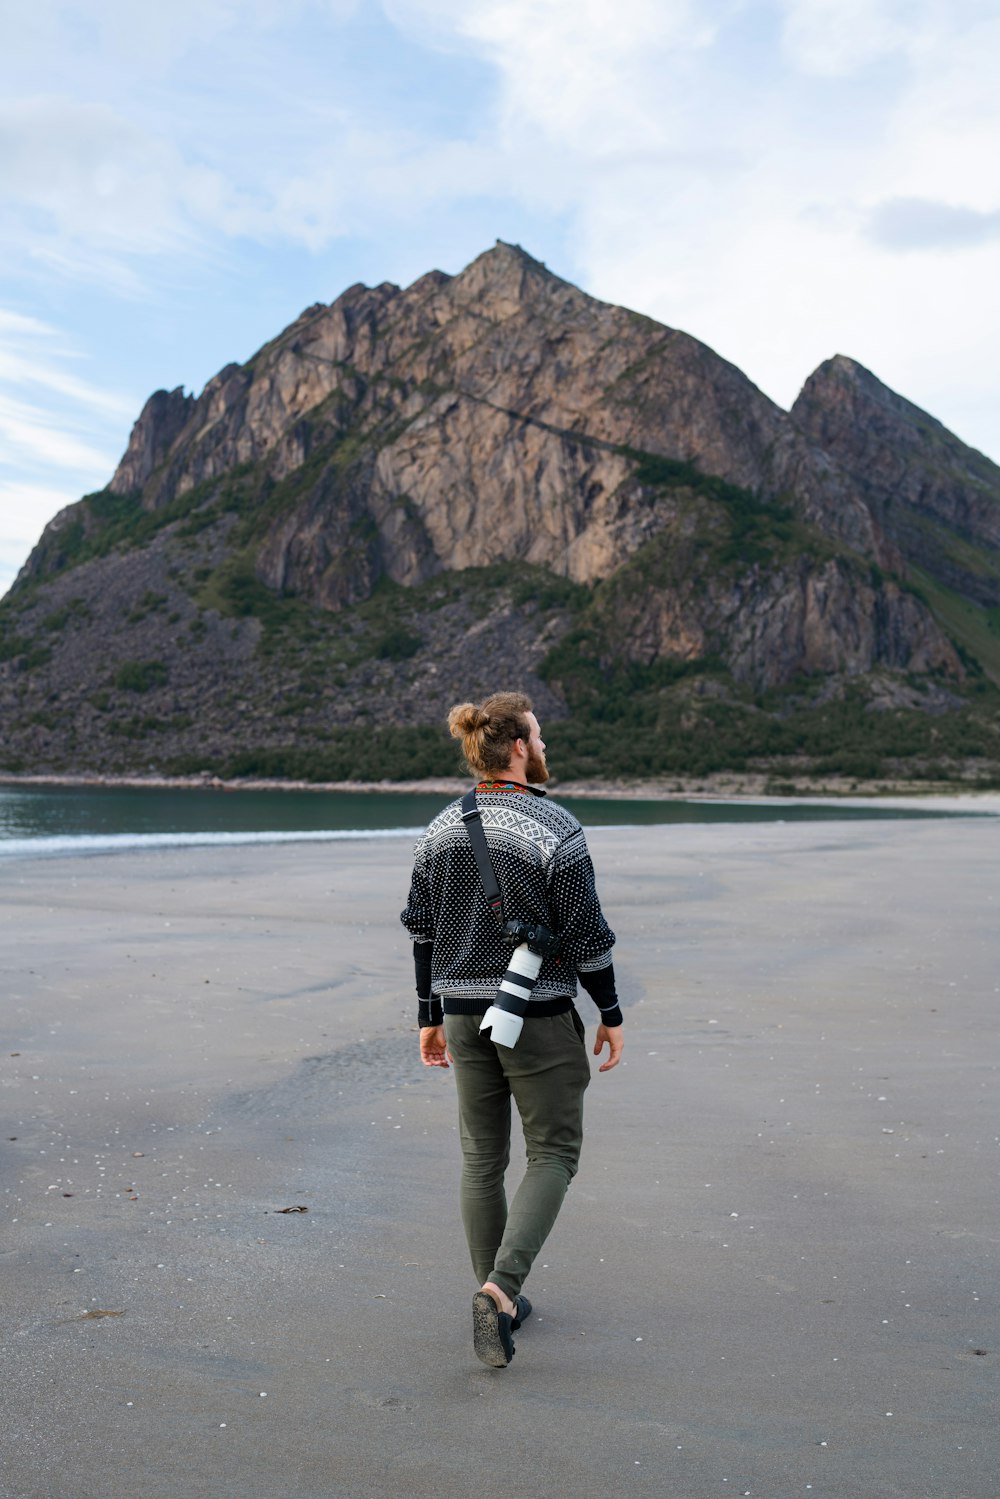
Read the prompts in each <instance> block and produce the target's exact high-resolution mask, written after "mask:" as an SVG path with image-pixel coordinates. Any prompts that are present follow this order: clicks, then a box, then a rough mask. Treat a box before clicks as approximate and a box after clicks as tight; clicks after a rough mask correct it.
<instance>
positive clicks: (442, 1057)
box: [420, 1025, 451, 1067]
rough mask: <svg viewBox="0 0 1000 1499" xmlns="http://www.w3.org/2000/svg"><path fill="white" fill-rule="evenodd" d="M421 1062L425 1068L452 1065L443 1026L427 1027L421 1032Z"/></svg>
mask: <svg viewBox="0 0 1000 1499" xmlns="http://www.w3.org/2000/svg"><path fill="white" fill-rule="evenodd" d="M420 1060H421V1061H422V1062H423V1064H424V1066H425V1067H447V1066H449V1065H450V1063H451V1057H450V1056H449V1055H448V1046H447V1043H446V1042H445V1039H444V1026H443V1025H425V1026H423V1028H422V1029H421V1032H420Z"/></svg>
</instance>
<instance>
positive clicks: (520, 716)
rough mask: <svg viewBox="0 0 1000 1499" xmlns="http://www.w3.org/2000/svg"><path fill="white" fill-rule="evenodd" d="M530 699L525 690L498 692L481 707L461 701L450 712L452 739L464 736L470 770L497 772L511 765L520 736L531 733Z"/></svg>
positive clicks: (480, 772) (486, 772)
mask: <svg viewBox="0 0 1000 1499" xmlns="http://www.w3.org/2000/svg"><path fill="white" fill-rule="evenodd" d="M530 712H531V699H530V697H527V696H526V695H525V694H524V693H523V692H495V693H494V694H493V696H492V697H488V698H487V699H486V701H485V702H484V703H483V704H482V706H481V707H478V708H477V707H476V705H475V703H458V704H456V706H455V707H454V708H452V710H451V712H450V713H449V714H448V728H449V729H450V730H451V735H452V738H453V739H461V741H462V750H463V752H464V754H465V758H466V762H467V763H468V766H469V769H470V770H471V771H472V772H473V774H474V775H496V774H498V773H499V772H500V771H502V770H505V769H506V768H507V766H508V765H509V764H510V756H511V751H512V749H513V748H514V743H515V741H516V740H518V739H523V740H525V742H527V740H528V739H529V738H530V736H531V729H530V726H529V724H528V720H527V716H526V715H527V714H528V713H530Z"/></svg>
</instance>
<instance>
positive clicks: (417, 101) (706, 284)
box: [0, 0, 1000, 593]
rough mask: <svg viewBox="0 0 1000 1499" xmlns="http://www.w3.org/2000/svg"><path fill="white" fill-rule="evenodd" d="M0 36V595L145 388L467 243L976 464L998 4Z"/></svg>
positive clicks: (83, 486) (993, 280)
mask: <svg viewBox="0 0 1000 1499" xmlns="http://www.w3.org/2000/svg"><path fill="white" fill-rule="evenodd" d="M0 39H2V46H0V593H2V592H3V591H4V590H5V589H6V588H7V587H8V586H9V584H10V583H11V582H12V580H13V578H14V576H15V575H16V573H17V571H18V569H19V568H20V566H21V565H22V563H23V562H24V561H25V559H26V557H27V555H28V553H29V551H30V549H31V547H32V546H33V545H34V543H35V542H36V541H37V539H38V537H39V535H40V534H41V531H42V528H43V526H44V525H45V523H46V522H47V521H48V520H49V519H50V518H51V517H52V516H53V515H54V514H55V513H56V512H57V511H58V510H59V509H61V508H62V507H63V506H64V505H66V504H69V503H71V502H72V501H74V500H76V499H79V498H80V496H81V495H83V494H86V493H89V492H92V491H94V490H96V489H100V488H102V487H103V486H104V485H105V484H106V483H107V482H108V480H109V479H110V477H111V475H112V473H113V472H114V469H115V466H116V464H117V462H118V459H119V457H120V456H121V453H122V452H123V451H124V448H125V446H126V443H127V441H128V436H129V432H130V430H131V426H132V423H133V422H134V421H135V419H136V417H137V416H138V414H139V411H140V410H141V407H142V405H143V402H144V401H145V399H146V398H147V396H148V395H149V394H150V393H151V392H152V391H153V390H156V389H160V388H165V389H172V388H174V387H175V386H178V385H183V386H184V387H186V388H187V389H188V390H191V391H194V392H198V391H200V390H201V388H202V387H203V385H204V384H205V382H206V381H207V380H208V379H209V378H210V377H211V376H212V375H213V374H214V373H215V372H216V371H217V370H218V369H220V368H221V367H222V366H223V365H225V364H227V363H230V362H232V361H234V360H235V361H242V360H245V359H247V358H248V357H249V356H250V355H251V354H252V353H253V352H254V351H255V350H256V349H257V348H259V347H260V345H261V344H263V343H265V342H266V341H267V340H268V339H270V338H272V337H273V336H274V335H275V334H276V333H278V332H279V331H280V330H281V329H282V328H284V327H285V326H286V325H287V324H288V323H289V322H291V321H292V319H293V318H295V317H296V316H297V315H298V313H299V312H301V311H302V309H303V308H304V307H307V306H309V305H311V304H312V303H315V302H319V301H323V302H329V301H332V300H333V299H334V298H335V297H336V296H338V295H339V293H340V292H341V291H343V290H344V289H345V288H346V287H347V286H349V285H351V284H352V283H354V282H357V281H363V282H366V283H368V284H369V285H375V284H378V283H379V282H382V281H393V282H396V283H397V284H399V285H402V286H405V285H407V284H408V283H409V282H411V281H413V280H415V279H416V278H417V277H418V276H420V275H422V274H423V273H424V272H425V271H428V270H430V269H432V268H438V269H441V270H444V271H448V272H452V273H454V272H456V271H459V270H460V269H461V268H462V267H463V266H464V265H466V264H468V262H469V261H470V260H472V259H474V258H475V256H476V255H477V254H479V253H480V252H481V251H483V250H485V249H487V248H489V247H490V246H491V245H492V244H493V243H494V242H495V240H497V239H498V238H499V239H504V240H508V241H511V242H514V243H518V244H521V245H523V246H524V248H525V249H526V250H528V251H529V252H530V253H531V254H532V255H534V256H536V257H537V258H538V259H540V260H544V261H545V262H546V264H547V265H548V266H549V268H550V269H551V270H553V271H555V272H556V273H557V274H559V275H561V276H564V277H566V278H567V279H568V280H570V281H573V282H575V283H576V284H577V285H579V286H581V287H583V288H584V289H585V290H586V291H588V292H590V293H592V294H593V295H594V296H597V297H601V298H603V299H604V300H606V301H611V302H619V303H622V304H624V305H625V306H628V307H632V308H635V309H637V310H639V311H641V312H644V313H646V314H648V315H649V316H651V317H654V318H657V319H658V320H660V321H661V322H664V323H667V324H669V325H670V326H671V327H676V328H683V329H685V330H686V331H687V332H689V333H692V334H694V335H695V337H697V338H700V339H702V340H703V341H704V342H705V343H707V344H710V345H711V346H712V347H713V348H714V349H716V350H717V351H718V352H719V353H720V354H722V355H723V356H724V357H726V358H727V359H730V360H732V361H733V362H734V363H735V364H737V365H739V366H740V368H741V369H742V370H743V371H744V372H745V373H746V374H747V375H749V377H750V378H751V379H752V380H753V381H754V382H755V383H756V384H757V385H759V386H760V387H761V389H762V390H764V391H765V392H766V393H767V394H768V395H769V396H771V397H772V398H773V399H774V400H775V401H777V402H778V403H779V404H781V405H782V406H785V407H788V406H790V405H791V403H792V402H793V401H794V399H795V396H796V395H797V393H798V391H799V389H800V388H801V386H802V383H803V382H804V380H805V379H806V377H807V375H808V374H809V373H810V372H811V371H812V370H813V369H814V368H815V367H816V366H817V365H818V364H819V363H820V362H821V361H822V360H824V359H827V358H829V357H831V356H832V355H833V354H836V353H842V354H848V355H850V356H852V357H853V358H855V359H858V360H860V361H861V363H862V364H864V365H867V367H868V368H869V369H871V370H873V371H874V373H875V374H876V375H878V376H879V378H880V379H882V380H884V381H885V382H886V383H887V384H888V385H891V386H892V387H893V388H894V389H895V390H898V391H899V392H900V393H901V394H903V395H905V396H906V397H908V399H910V400H912V401H915V402H916V403H917V404H918V405H920V406H923V407H924V408H925V409H927V410H929V411H930V412H932V413H933V414H934V415H935V416H936V417H938V418H939V419H940V420H941V421H943V422H944V423H945V424H946V425H947V426H948V427H950V428H951V429H952V430H953V431H955V432H957V434H958V435H959V436H960V437H961V438H963V439H964V440H965V441H966V442H969V443H972V444H973V445H974V446H976V447H978V448H980V449H981V450H982V451H984V452H985V453H987V454H988V455H989V456H990V457H992V458H993V459H994V460H998V461H1000V360H998V358H997V355H996V351H997V349H998V347H1000V295H998V285H1000V172H998V168H997V163H998V162H1000V0H169V4H164V5H137V4H135V0H87V3H76V4H74V3H68V0H31V3H30V4H24V5H17V6H15V5H9V6H5V7H4V13H3V16H2V18H0Z"/></svg>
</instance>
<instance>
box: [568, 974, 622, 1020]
mask: <svg viewBox="0 0 1000 1499" xmlns="http://www.w3.org/2000/svg"><path fill="white" fill-rule="evenodd" d="M577 978H578V979H579V980H580V983H581V984H582V985H583V987H584V988H585V989H586V991H587V993H588V994H589V995H590V997H591V999H592V1000H593V1001H594V1004H595V1005H596V1006H597V1008H598V1009H599V1010H600V1012H601V1020H602V1021H603V1023H604V1024H605V1025H621V1024H622V1012H621V1008H620V1006H619V1004H618V994H617V991H616V989H615V968H614V964H613V963H608V964H607V965H606V966H605V967H604V968H593V969H587V968H583V969H581V970H580V971H579V972H578V973H577Z"/></svg>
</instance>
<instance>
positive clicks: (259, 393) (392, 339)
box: [111, 245, 893, 607]
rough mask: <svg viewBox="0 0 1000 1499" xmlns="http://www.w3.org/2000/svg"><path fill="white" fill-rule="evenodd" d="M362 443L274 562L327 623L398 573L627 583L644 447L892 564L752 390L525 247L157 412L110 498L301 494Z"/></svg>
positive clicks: (271, 554)
mask: <svg viewBox="0 0 1000 1499" xmlns="http://www.w3.org/2000/svg"><path fill="white" fill-rule="evenodd" d="M175 395H176V393H175ZM182 414H183V415H184V422H183V425H180V426H178V421H179V418H180V417H181V415H182ZM348 442H349V443H350V444H351V448H350V449H349V450H348V452H347V453H345V452H344V451H340V452H331V461H330V463H329V464H328V465H326V466H325V467H324V468H323V469H322V471H321V473H320V474H318V475H317V477H316V480H315V482H314V483H313V484H312V485H311V486H309V489H308V492H306V493H305V494H303V495H302V496H301V499H300V503H299V505H298V506H297V507H291V508H290V509H289V511H288V512H287V513H285V514H284V515H282V516H281V518H280V520H279V521H277V522H276V523H275V525H274V526H273V528H272V530H271V532H270V534H269V536H268V538H267V542H266V545H265V546H264V547H263V548H262V551H261V554H260V559H259V565H260V572H261V576H262V578H264V580H265V581H267V582H268V583H269V584H270V585H271V586H273V587H277V588H286V589H292V590H294V591H296V592H299V593H302V594H305V595H306V596H308V597H312V598H314V599H315V600H316V601H317V602H318V603H320V604H322V605H323V606H325V607H337V606H338V604H341V603H344V602H350V601H352V600H353V598H354V597H356V596H357V593H358V591H359V590H362V591H363V590H364V589H366V588H368V587H370V585H371V582H372V581H373V580H374V578H375V577H377V575H379V574H380V573H384V574H385V575H387V576H389V577H391V578H393V579H394V580H395V581H397V582H400V583H403V584H411V583H413V582H414V581H417V580H418V579H422V578H425V577H427V576H430V575H431V574H432V573H433V572H434V571H436V570H441V569H443V568H448V569H453V568H461V567H473V566H485V565H489V564H491V563H493V562H496V561H500V560H510V561H514V560H519V559H521V560H525V561H528V562H533V563H538V564H540V565H543V566H546V567H549V568H552V569H553V570H554V571H556V572H559V573H562V574H565V575H566V576H569V577H572V578H574V579H576V580H577V581H580V582H593V581H594V580H595V579H597V578H601V577H606V576H608V575H609V574H610V573H611V572H613V571H614V569H615V568H616V567H617V566H619V565H620V564H621V563H622V562H623V561H624V560H625V558H626V557H628V556H629V555H631V553H632V552H634V551H635V550H636V548H637V547H638V546H640V545H642V543H643V542H644V541H646V540H648V539H649V537H650V536H651V535H652V534H654V533H655V531H656V529H657V515H656V507H655V506H652V505H651V504H650V503H649V498H648V496H647V495H644V494H643V492H642V486H641V485H640V484H639V483H637V482H636V481H635V477H634V463H633V462H630V461H629V459H628V457H627V456H626V454H625V451H624V450H626V449H633V450H637V451H641V452H645V453H650V454H654V455H659V456H662V457H665V458H669V459H674V460H680V461H684V462H689V463H693V464H695V465H696V466H697V467H698V468H699V469H700V470H701V471H702V472H704V473H705V474H709V475H715V476H717V477H719V478H722V479H724V480H726V481H728V482H730V483H732V484H734V485H738V486H740V487H741V488H744V489H746V490H749V491H752V492H754V493H759V494H760V495H762V496H763V497H764V498H766V499H773V498H775V497H777V496H779V495H786V496H788V497H789V498H790V500H791V502H792V503H793V505H794V506H795V507H796V508H797V509H798V510H799V512H800V513H801V514H802V516H803V517H804V518H806V519H808V520H809V521H811V522H812V523H813V524H815V525H816V526H817V527H818V528H819V529H820V530H822V531H824V532H825V533H826V534H828V535H829V536H831V537H833V538H835V539H836V540H838V541H839V542H840V543H842V544H845V545H847V546H850V547H851V548H853V549H854V550H856V551H858V552H859V553H861V554H862V555H864V556H866V557H870V558H872V559H874V560H877V561H881V562H883V563H888V562H890V561H892V560H893V559H892V558H891V557H890V556H889V554H888V551H887V549H886V547H885V544H884V541H883V538H882V536H881V534H880V532H879V529H878V527H877V526H876V525H875V524H874V523H873V519H872V516H871V513H870V511H869V510H868V509H867V508H866V506H865V504H864V503H863V502H862V500H861V499H860V497H859V495H858V493H857V487H856V485H854V484H853V482H852V481H850V480H849V479H848V478H847V477H846V476H845V475H844V474H843V473H841V472H839V471H838V470H837V469H836V467H835V466H834V465H833V464H831V462H830V460H829V458H828V457H827V456H826V455H825V454H824V453H823V452H821V451H820V450H819V449H817V448H816V447H815V446H814V445H813V444H812V443H810V442H809V441H808V440H807V439H806V438H805V437H804V436H803V434H802V432H801V431H800V430H799V429H798V427H797V426H796V425H795V424H794V423H793V422H792V421H790V419H789V417H788V415H787V414H786V413H785V412H783V411H781V410H780V408H778V407H777V406H775V405H774V403H773V402H771V401H769V400H768V399H767V398H766V397H765V396H764V395H762V394H761V392H760V391H758V390H757V389H756V387H755V386H753V385H752V384H751V382H750V381H749V380H747V379H746V377H745V376H744V375H742V374H741V373H740V371H739V370H737V369H735V368H734V367H733V366H732V365H730V364H727V363H726V361H725V360H723V359H720V358H719V357H718V356H717V355H716V354H714V353H713V352H712V350H710V349H708V348H707V347H706V346H705V345H704V344H700V343H699V342H698V341H697V340H696V339H693V338H691V337H689V336H688V335H687V334H684V333H679V332H676V331H675V330H673V329H669V328H664V327H661V326H660V325H658V324H656V323H653V322H651V321H650V320H648V319H645V318H640V317H638V316H636V315H635V314H633V313H630V312H628V311H626V310H625V309H623V308H620V307H610V306H607V305H606V304H604V303H600V302H597V301H595V300H594V299H593V298H591V297H588V296H586V295H585V294H584V293H583V292H581V291H579V290H578V289H577V288H575V287H573V286H570V285H569V284H568V283H566V282H565V281H561V280H560V279H559V278H558V277H557V276H554V275H552V274H551V273H550V272H549V271H547V270H546V269H545V267H544V266H542V265H540V264H539V263H538V262H537V261H534V260H532V259H531V257H530V256H528V255H526V254H525V253H524V252H523V251H521V250H519V249H517V248H516V247H514V246H509V245H498V246H497V247H496V248H495V249H494V250H491V251H488V252H487V253H486V254H485V255H482V256H480V257H479V259H478V260H476V261H474V262H473V264H472V265H471V266H469V267H468V269H467V270H465V271H463V272H462V274H461V275H459V276H456V277H454V278H451V277H447V276H444V275H442V274H440V273H434V274H431V275H429V276H424V277H422V278H421V279H420V280H419V281H417V282H416V283H415V284H414V285H413V286H411V287H409V288H407V289H406V290H405V291H401V290H400V289H399V288H398V287H394V286H389V285H383V286H380V287H377V288H375V289H374V290H369V289H367V288H365V287H360V286H358V287H351V288H350V289H349V290H348V291H347V292H345V293H344V295H343V296H342V297H340V298H338V300H337V301H336V302H334V303H333V305H332V306H330V307H322V306H321V307H316V308H310V309H309V310H308V311H306V312H305V313H303V314H302V316H301V317H300V318H299V319H298V320H297V321H296V322H295V323H294V324H293V325H292V327H291V328H289V329H288V330H287V331H286V332H285V333H284V334H282V335H281V337H280V338H279V339H277V340H276V341H275V343H274V344H272V345H269V346H268V347H267V348H265V349H263V350H262V351H261V352H260V354H258V355H257V356H256V358H255V359H254V360H252V361H251V362H250V364H249V365H248V366H246V367H239V366H230V367H228V368H227V369H225V370H223V371H222V372H221V373H220V374H219V375H218V376H216V377H215V379H214V380H212V381H210V382H209V384H208V386H207V387H206V389H205V391H204V392H203V394H202V395H201V397H199V399H198V400H197V401H196V402H192V403H191V404H190V405H189V406H188V407H186V408H185V410H184V412H183V413H182V412H181V411H180V408H179V407H178V406H177V404H176V402H175V400H174V397H169V398H168V397H166V396H165V395H164V394H163V393H162V392H161V393H158V395H156V396H154V397H153V398H152V400H151V401H150V402H149V403H148V404H147V407H146V409H145V410H144V412H143V414H142V416H141V417H140V420H139V422H138V423H137V426H136V429H135V432H134V434H133V438H132V441H131V443H130V444H129V449H128V452H127V453H126V455H125V458H124V459H123V461H122V464H121V465H120V467H119V469H118V471H117V473H116V474H115V476H114V478H113V479H112V481H111V489H112V490H113V491H114V492H115V493H118V494H125V493H128V492H130V491H132V490H134V489H136V488H140V489H141V490H142V500H143V504H144V505H145V506H146V507H147V508H150V509H156V508H158V507H160V506H162V505H164V504H167V503H169V502H170V501H171V500H172V499H174V497H175V496H177V495H181V494H184V493H185V492H186V491H188V490H190V489H191V488H193V487H194V486H196V485H199V484H202V483H204V482H205V481H206V480H210V479H213V478H217V477H219V476H220V475H222V474H225V473H227V472H230V471H232V470H233V469H235V468H237V467H238V466H240V465H244V464H255V465H260V466H263V468H264V469H265V470H266V472H267V474H268V475H269V476H270V477H271V478H272V479H273V480H275V481H280V480H283V479H286V478H287V477H288V476H289V475H291V474H292V473H294V472H295V471H296V470H299V469H301V467H302V465H303V464H304V463H305V461H306V460H307V459H308V458H309V457H310V456H311V455H312V454H314V453H317V452H322V451H323V450H324V449H335V448H336V447H337V445H338V443H339V444H341V445H343V444H345V443H348ZM359 446H363V448H364V452H363V454H361V455H360V456H359V457H358V458H357V459H356V460H355V461H353V462H352V461H350V460H351V454H352V452H353V450H355V449H357V448H358V447H359ZM151 455H159V456H158V459H157V462H156V464H155V466H151ZM366 519H368V520H370V522H371V523H372V525H373V526H374V529H375V530H377V532H378V545H377V547H374V548H371V547H370V548H366V549H362V550H361V552H360V553H359V555H358V558H357V564H356V566H353V567H352V568H351V569H350V574H351V576H350V577H345V576H344V570H343V569H342V568H338V567H337V565H336V559H337V558H338V557H340V556H342V555H343V552H344V548H345V545H346V544H347V542H348V538H349V537H350V536H351V535H352V534H355V535H356V534H357V532H358V530H359V529H360V528H361V527H362V525H363V522H364V521H365V520H366Z"/></svg>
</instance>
